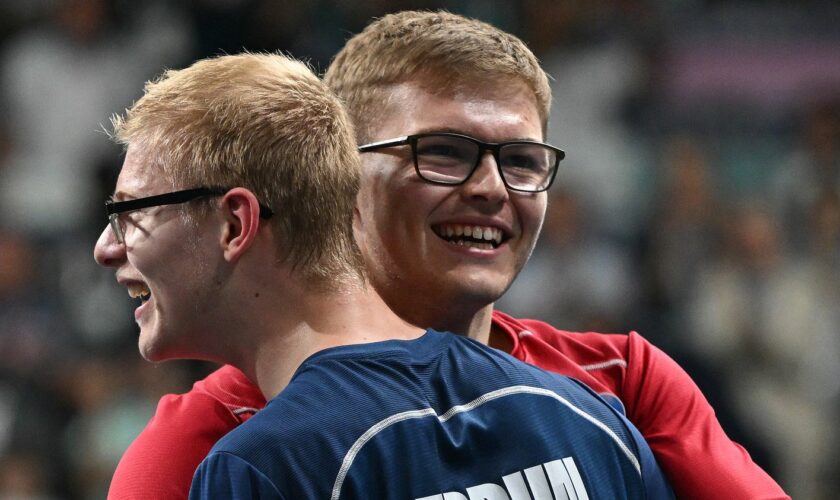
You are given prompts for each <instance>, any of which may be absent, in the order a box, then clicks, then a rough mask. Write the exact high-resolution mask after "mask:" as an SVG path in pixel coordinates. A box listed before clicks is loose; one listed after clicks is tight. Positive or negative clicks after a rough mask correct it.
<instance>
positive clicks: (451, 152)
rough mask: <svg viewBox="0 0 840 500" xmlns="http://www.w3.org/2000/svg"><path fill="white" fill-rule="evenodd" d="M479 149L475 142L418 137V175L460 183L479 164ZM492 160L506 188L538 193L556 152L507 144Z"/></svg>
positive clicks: (550, 172)
mask: <svg viewBox="0 0 840 500" xmlns="http://www.w3.org/2000/svg"><path fill="white" fill-rule="evenodd" d="M481 149H482V148H481V147H480V146H479V145H478V144H477V143H475V142H473V141H470V140H469V139H466V138H461V137H453V136H447V135H440V136H436V135H432V136H423V137H418V138H417V144H416V151H417V156H416V162H417V170H418V173H419V174H420V176H421V177H423V178H424V179H426V180H428V181H431V182H439V183H443V184H458V183H461V182H464V181H465V180H466V179H467V178H468V177H469V176H470V174H471V173H472V171H473V169H474V168H475V167H476V166H477V164H478V162H479V161H480V155H481V154H482V153H483V151H482V150H481ZM496 160H497V161H498V163H499V168H500V170H501V173H502V178H503V180H504V182H505V184H507V185H508V187H511V188H513V189H521V190H525V191H539V190H542V189H545V188H546V185H547V184H548V183H549V182H550V181H551V178H552V173H553V170H554V168H555V166H556V165H557V153H556V152H555V151H554V150H552V149H550V148H548V147H545V146H543V145H541V144H530V143H511V144H504V145H502V146H501V148H500V149H499V151H498V156H497V158H496Z"/></svg>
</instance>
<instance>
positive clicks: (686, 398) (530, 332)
mask: <svg viewBox="0 0 840 500" xmlns="http://www.w3.org/2000/svg"><path fill="white" fill-rule="evenodd" d="M493 328H497V329H500V330H501V331H503V332H504V333H506V334H507V335H508V336H509V338H510V340H511V342H512V343H513V349H512V351H511V354H512V355H513V356H514V357H516V358H519V359H521V360H524V361H526V362H528V363H531V364H534V365H536V366H539V367H542V368H544V369H546V370H549V371H553V372H557V373H561V374H564V375H568V376H571V377H574V378H576V379H578V380H580V381H582V382H584V383H585V384H586V385H588V386H589V387H590V388H592V389H593V390H595V391H596V392H598V393H599V394H601V395H602V396H603V397H605V398H606V399H607V400H608V401H610V402H611V403H612V404H614V405H615V406H620V407H622V408H623V409H624V410H625V411H626V414H627V417H628V418H629V420H630V421H631V422H633V423H634V424H635V425H636V427H637V428H638V429H639V430H640V431H641V433H642V434H643V435H644V437H645V439H646V440H647V442H648V444H649V445H650V447H651V449H652V450H653V452H654V455H655V456H656V459H657V461H658V462H659V465H660V466H661V467H662V469H663V470H664V472H665V474H666V475H667V476H668V479H669V481H670V483H671V486H673V488H674V492H675V493H676V495H677V497H678V498H745V499H746V498H750V499H759V498H761V499H785V498H789V497H788V496H787V495H785V493H784V492H783V491H782V489H781V488H780V487H779V485H778V484H776V482H775V481H773V479H772V478H770V476H769V475H768V474H767V473H766V472H764V471H763V470H762V469H761V468H760V467H758V466H757V465H756V464H755V463H754V462H753V461H752V460H751V459H750V457H749V455H748V454H747V452H746V451H745V450H744V449H743V448H742V447H740V446H739V445H738V444H736V443H734V442H732V441H731V440H730V439H729V438H728V437H727V436H726V434H725V433H724V431H723V429H722V428H721V427H720V424H719V423H718V421H717V418H716V417H715V414H714V410H712V408H711V406H710V405H709V404H708V402H707V401H706V399H705V398H704V397H703V395H702V393H701V392H700V390H699V389H698V388H697V386H696V385H695V384H694V382H692V380H691V379H690V377H689V376H688V374H686V373H685V371H684V370H683V369H682V368H680V367H679V366H678V365H677V364H676V363H675V362H674V361H673V360H672V359H671V358H670V357H668V355H666V354H665V353H663V352H662V351H660V350H659V349H657V348H656V347H654V346H653V345H652V344H650V343H649V342H647V341H646V340H645V339H644V338H643V337H641V336H640V335H638V334H636V333H630V334H629V335H609V334H601V333H574V332H567V331H563V330H558V329H556V328H554V327H552V326H551V325H549V324H547V323H544V322H541V321H535V320H526V319H515V318H512V317H510V316H508V315H506V314H504V313H501V312H499V311H495V312H494V313H493ZM234 387H235V388H236V389H237V390H236V391H234V390H232V388H234ZM228 389H231V390H228ZM264 405H265V399H264V398H263V396H262V394H261V393H260V392H259V390H258V389H257V388H256V387H255V386H254V385H253V384H252V383H251V382H250V381H249V380H248V379H247V378H246V377H245V376H244V375H243V374H242V373H241V372H240V371H239V370H236V369H235V368H232V367H229V366H226V367H223V368H220V369H219V370H217V371H215V372H213V373H211V374H210V375H209V376H208V377H207V378H205V379H204V381H202V382H199V383H197V384H196V386H195V388H193V390H192V391H191V392H190V393H187V394H185V395H181V396H166V397H164V398H163V399H161V401H160V404H159V405H158V408H157V412H156V414H155V417H154V418H153V419H152V421H151V422H150V423H149V425H148V426H147V427H146V429H145V430H144V431H143V432H142V433H141V434H140V435H139V436H138V437H137V439H136V440H135V441H134V443H133V444H132V445H131V447H130V448H129V449H128V451H127V452H126V454H125V455H124V456H123V457H122V459H121V461H120V464H119V466H118V467H117V472H116V474H115V475H114V478H113V480H112V482H111V488H110V491H109V498H112V499H147V498H148V499H157V498H173V499H184V498H187V492H188V491H189V485H190V481H191V480H192V476H193V472H194V471H195V468H196V467H197V466H198V464H199V462H201V460H202V459H203V458H204V457H205V456H206V453H207V452H208V451H209V450H210V448H211V447H212V446H213V445H214V444H215V443H216V441H218V440H219V439H220V438H221V437H222V436H223V435H225V434H227V433H228V432H229V431H230V430H231V429H233V428H234V427H236V426H237V425H239V424H240V423H241V421H240V419H239V418H236V416H234V415H232V414H231V408H237V407H240V408H262V407H263V406H264Z"/></svg>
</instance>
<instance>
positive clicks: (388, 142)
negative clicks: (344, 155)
mask: <svg viewBox="0 0 840 500" xmlns="http://www.w3.org/2000/svg"><path fill="white" fill-rule="evenodd" d="M424 137H454V138H458V139H465V140H467V141H469V142H472V143H473V144H475V145H477V146H478V148H479V149H478V155H477V156H476V162H475V165H473V167H472V169H471V170H470V172H469V173H468V174H467V176H466V177H465V178H464V179H463V180H461V181H458V182H446V181H440V180H433V179H429V178H426V177H424V176H423V174H422V173H421V172H420V162H419V161H418V158H417V141H418V140H419V139H422V138H424ZM517 144H533V145H537V146H543V147H546V148H548V149H550V150H552V151H554V153H555V154H556V155H557V158H556V160H555V162H554V165H553V167H552V168H553V170H552V172H551V175H550V176H549V179H548V183H547V184H546V185H545V187H544V188H542V189H536V190H531V189H521V188H516V187H513V186H511V185H510V184H508V181H507V179H505V173H504V172H503V171H502V162H501V160H500V159H499V153H500V151H501V150H502V148H503V147H504V146H511V145H517ZM405 145H408V146H411V156H412V159H413V160H414V170H415V172H417V176H418V177H420V178H421V179H423V180H424V181H426V182H429V183H431V184H439V185H443V186H460V185H461V184H464V183H466V182H467V181H468V180H470V177H472V176H473V174H474V173H475V171H476V170H478V167H479V165H481V159H482V158H483V157H484V154H485V153H486V152H487V151H489V152H490V153H491V154H492V155H493V159H494V160H496V169H497V170H498V171H499V177H501V179H502V182H503V183H504V185H505V187H506V188H507V189H510V190H512V191H518V192H521V193H541V192H543V191H547V190H548V189H549V188H550V187H551V185H552V184H554V178H555V177H557V170H558V165H560V162H561V161H562V160H563V159H564V158H565V157H566V152H565V151H563V150H562V149H560V148H558V147H556V146H552V145H551V144H546V143H544V142H538V141H528V140H516V141H506V142H484V141H479V140H478V139H476V138H475V137H470V136H468V135H464V134H456V133H452V132H428V133H422V134H411V135H405V136H402V137H396V138H394V139H385V140H382V141H376V142H371V143H369V144H363V145H361V146H358V151H359V153H368V152H371V151H376V150H379V149H385V148H391V147H394V146H405Z"/></svg>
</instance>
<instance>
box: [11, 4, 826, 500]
mask: <svg viewBox="0 0 840 500" xmlns="http://www.w3.org/2000/svg"><path fill="white" fill-rule="evenodd" d="M406 8H446V9H449V10H452V11H454V12H459V13H463V14H466V15H470V16H473V17H478V18H480V19H483V20H486V21H489V22H491V23H493V24H496V25H497V26H499V27H501V28H503V29H505V30H508V31H511V32H513V33H515V34H517V35H519V36H520V37H522V38H523V39H524V40H525V41H526V42H527V43H529V44H530V46H531V47H532V48H533V50H534V51H535V52H536V53H537V55H538V56H539V57H540V59H541V61H542V62H543V64H544V67H545V68H546V70H547V71H548V72H549V73H550V74H551V75H552V77H553V81H552V85H553V87H554V99H555V105H554V110H553V116H552V120H551V124H550V131H549V141H550V142H552V143H554V144H556V145H558V146H560V147H563V148H564V149H566V151H567V154H568V156H567V160H566V161H564V162H563V163H562V164H561V166H562V169H561V172H560V174H559V175H558V181H557V183H556V184H555V186H554V187H553V188H552V191H551V193H550V197H551V201H550V206H549V214H548V218H547V221H546V227H545V230H544V234H543V237H542V240H541V242H540V244H539V246H538V248H537V250H536V252H535V255H534V257H533V259H532V261H531V262H530V264H529V265H528V267H527V268H526V270H525V272H524V273H523V275H522V276H521V277H520V278H519V280H518V281H517V283H516V285H515V286H514V288H513V289H512V290H511V291H510V292H509V293H508V294H507V295H506V296H505V297H504V298H503V300H502V301H501V306H500V308H501V309H503V310H506V311H508V312H513V313H515V314H519V315H524V316H534V317H538V318H540V319H544V320H547V321H549V322H551V323H553V324H555V325H556V326H559V327H561V328H565V329H569V330H597V331H612V332H626V331H628V330H631V329H634V330H637V331H639V332H641V333H642V334H643V335H645V336H646V337H648V338H649V339H651V340H652V341H653V342H654V343H655V344H657V345H658V346H660V347H661V348H662V349H664V350H665V351H667V352H668V353H669V354H671V355H672V356H673V357H675V358H676V359H677V360H678V361H680V362H681V363H682V364H683V366H684V367H685V368H686V369H687V370H688V371H689V372H690V373H691V374H692V376H693V377H694V378H695V379H696V381H697V382H698V384H699V385H700V386H701V388H702V389H703V390H704V391H705V393H706V394H707V396H708V398H709V399H710V400H711V401H712V403H713V404H714V406H715V407H716V409H717V411H718V414H719V417H720V420H721V422H722V423H723V425H724V427H725V429H726V430H727V432H728V433H729V434H730V435H731V436H732V437H733V438H734V439H736V440H738V441H739V442H741V443H743V444H744V445H745V446H746V447H747V449H748V450H749V451H750V452H751V454H752V455H753V457H754V458H755V460H756V461H757V462H758V463H760V464H761V465H762V466H763V467H765V468H766V469H767V470H768V471H769V472H770V473H771V474H772V475H773V476H774V477H775V478H777V479H778V480H779V481H780V482H781V484H782V485H783V486H784V487H785V488H786V490H787V491H788V492H789V493H791V494H792V495H793V497H794V498H799V499H823V498H825V499H828V498H836V497H837V496H838V494H840V484H838V483H840V465H838V464H840V457H838V453H840V452H838V449H840V446H838V445H840V439H838V432H837V426H836V423H837V422H838V414H840V307H838V305H839V304H840V28H838V26H840V5H838V4H837V3H836V2H830V1H825V2H818V1H799V2H793V1H790V2H783V1H765V2H755V1H752V2H749V1H702V0H620V1H619V0H615V1H606V0H576V1H559V0H558V1H553V0H519V1H517V0H492V1H481V0H448V1H446V0H440V1H426V2H422V1H408V0H399V1H397V0H391V1H385V0H378V1H375V0H370V1H356V2H349V1H348V2H343V1H341V0H313V1H305V0H295V1H292V0H289V1H279V0H192V1H182V2H178V1H174V0H173V1H148V2H132V1H130V0H4V1H3V2H2V4H0V498H31V499H47V498H68V499H87V498H103V497H104V492H105V491H106V490H107V485H108V480H109V478H110V474H111V472H112V471H113V468H114V466H115V464H116V461H117V460H118V458H119V456H120V454H121V453H122V451H123V450H124V448H125V447H126V446H127V445H128V443H129V442H130V441H131V439H132V438H133V437H134V436H135V435H136V433H137V432H138V431H139V430H140V429H141V428H142V426H143V424H144V423H145V422H146V421H147V420H148V418H149V417H150V416H151V415H152V412H153V411H154V406H155V403H156V401H157V399H158V398H159V396H160V395H161V394H163V393H165V392H172V391H184V390H187V389H188V388H189V386H190V385H191V382H192V381H193V380H195V379H196V378H198V377H201V376H202V375H203V374H204V373H206V372H207V370H209V369H211V367H210V366H208V365H205V364H200V363H190V362H172V363H165V364H162V365H158V366H154V365H151V364H148V363H146V362H144V361H142V360H141V358H140V356H139V355H138V354H137V351H136V333H135V326H134V325H133V322H132V314H131V310H132V307H133V305H132V301H131V300H130V299H128V297H127V296H126V293H125V291H124V290H122V289H120V288H119V287H117V286H116V284H115V283H114V282H113V281H114V280H113V276H112V274H111V273H109V272H107V271H103V270H101V269H99V268H97V267H96V266H95V264H94V262H93V258H92V246H93V243H94V241H95V239H96V237H97V235H98V233H99V232H100V231H101V229H102V227H103V226H104V224H105V217H104V213H103V209H102V200H103V199H104V198H105V196H107V195H108V194H110V192H111V190H112V189H113V183H114V179H115V176H116V173H117V172H118V169H119V165H120V150H119V148H117V147H116V146H114V145H112V144H111V143H109V141H108V139H107V136H106V134H105V133H104V132H103V127H105V128H107V124H108V118H109V116H110V115H111V114H112V113H115V112H119V111H121V110H122V109H124V108H125V107H126V106H128V105H130V103H131V102H132V101H133V100H134V99H136V98H137V97H138V96H139V95H140V93H141V89H142V84H143V82H144V81H146V80H147V79H149V78H151V77H153V76H154V75H155V74H157V73H159V72H160V70H161V69H162V68H164V67H173V68H177V67H182V66H184V65H186V64H188V63H189V62H191V61H193V60H195V59H196V58H200V57H205V56H210V55H214V54H218V53H221V52H227V53H235V52H239V51H241V50H242V49H243V48H247V49H249V50H253V51H258V50H282V51H284V52H287V53H290V54H292V55H294V56H297V57H300V58H304V59H306V60H308V61H309V62H310V63H311V64H312V65H313V67H314V68H316V69H317V70H319V71H323V70H324V69H325V68H326V67H327V65H328V64H329V61H330V58H331V57H332V55H333V54H334V53H335V52H336V51H337V50H338V48H340V47H341V45H342V44H343V42H344V41H345V40H346V39H347V38H348V37H349V36H350V35H351V34H353V33H356V32H358V31H359V30H360V29H362V27H363V26H364V25H365V24H366V23H367V22H368V20H369V19H370V18H371V17H373V16H379V15H382V14H383V13H386V12H390V11H396V10H402V9H406Z"/></svg>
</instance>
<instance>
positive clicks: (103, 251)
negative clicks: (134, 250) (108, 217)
mask: <svg viewBox="0 0 840 500" xmlns="http://www.w3.org/2000/svg"><path fill="white" fill-rule="evenodd" d="M93 259H94V260H95V261H96V263H97V264H99V265H100V266H104V267H119V265H120V264H122V263H123V262H124V261H125V245H124V244H122V243H120V242H118V241H117V238H116V236H114V231H113V230H112V229H111V226H110V225H106V226H105V229H103V230H102V233H101V234H100V235H99V239H97V240H96V245H95V246H94V247H93Z"/></svg>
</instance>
